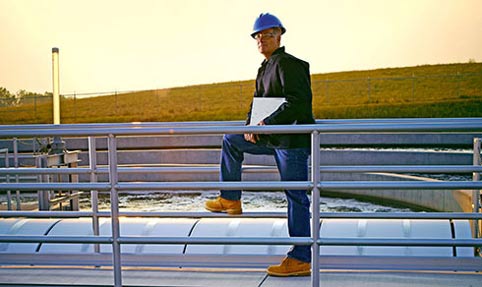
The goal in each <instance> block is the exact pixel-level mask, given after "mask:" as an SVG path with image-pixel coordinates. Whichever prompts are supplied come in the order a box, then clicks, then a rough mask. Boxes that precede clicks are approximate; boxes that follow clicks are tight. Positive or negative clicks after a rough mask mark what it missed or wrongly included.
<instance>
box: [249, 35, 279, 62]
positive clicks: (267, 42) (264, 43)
mask: <svg viewBox="0 0 482 287" xmlns="http://www.w3.org/2000/svg"><path fill="white" fill-rule="evenodd" d="M254 38H255V39H256V43H257V45H258V51H259V52H260V53H261V54H263V55H264V56H265V57H266V59H268V58H269V57H270V56H271V54H273V52H274V51H275V50H276V49H278V48H279V46H280V40H281V37H280V33H279V32H277V31H276V30H275V29H272V28H270V29H266V30H263V31H261V32H259V33H258V34H256V35H255V37H254Z"/></svg>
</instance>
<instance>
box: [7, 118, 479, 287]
mask: <svg viewBox="0 0 482 287" xmlns="http://www.w3.org/2000/svg"><path fill="white" fill-rule="evenodd" d="M426 131H429V132H451V131H464V132H471V133H473V132H482V119H481V118H474V119H434V120H428V119H427V120H426V119H422V120H419V119H411V120H394V119H391V120H385V121H383V120H366V121H358V122H357V121H344V122H343V121H341V122H337V123H334V122H331V123H328V122H327V123H323V124H320V123H317V124H314V125H298V126H293V125H288V126H284V125H280V126H238V125H233V124H231V125H229V124H218V125H209V124H200V123H193V124H189V123H186V124H179V125H172V124H166V125H159V124H157V125H156V124H155V123H153V124H148V125H143V124H132V125H129V124H127V125H126V124H124V125H118V126H117V127H115V128H114V127H113V126H112V125H98V126H95V127H94V126H89V127H87V126H86V125H58V126H52V125H42V126H32V127H30V128H18V126H1V127H0V137H2V138H5V137H28V136H31V137H33V136H107V137H108V155H109V157H108V171H109V172H108V174H109V182H108V183H97V182H91V183H73V184H63V183H22V184H18V183H2V184H0V190H7V189H12V190H55V189H67V190H68V189H71V190H99V191H110V196H111V211H110V215H111V227H112V236H109V237H105V236H99V235H95V236H82V237H78V236H77V237H69V236H8V235H5V236H0V242H62V243H86V242H87V243H108V244H111V245H112V250H113V251H112V264H113V270H114V285H115V286H122V269H121V267H122V263H121V253H120V245H121V244H135V243H148V244H167V243H190V244H263V245H264V244H286V245H292V244H302V245H311V246H312V254H313V257H312V286H319V265H320V264H319V263H320V261H319V259H320V258H319V257H320V256H319V246H321V245H368V246H370V245H371V246H373V245H389V246H482V239H453V240H439V239H426V240H425V239H413V240H407V239H387V238H384V239H376V238H370V239H368V238H364V239H346V238H319V230H318V228H319V222H320V212H319V190H339V189H343V190H347V189H349V190H355V191H356V190H363V189H386V188H394V187H396V188H397V189H412V188H419V189H482V182H469V181H463V182H444V181H441V182H407V181H403V182H401V181H393V182H376V181H373V182H364V181H358V182H347V181H338V182H332V181H328V182H320V178H319V175H320V172H321V171H322V168H321V167H320V162H319V161H320V159H319V153H318V152H317V147H318V146H319V133H337V132H350V133H352V132H401V133H404V132H426ZM220 133H290V134H292V133H299V134H301V133H304V134H311V141H312V147H313V148H312V164H311V175H312V178H311V180H309V181H306V182H305V181H300V182H283V181H277V182H275V181H266V182H249V181H244V182H162V183H151V182H149V183H132V182H119V180H118V174H119V173H120V172H121V170H120V168H119V167H118V162H117V146H116V138H117V137H118V136H132V135H154V134H155V135H201V134H220ZM397 168H398V170H403V167H394V168H393V169H392V171H394V170H397ZM362 169H363V168H360V170H362ZM365 169H367V168H365ZM377 169H378V170H379V171H382V170H381V169H380V167H375V168H373V167H372V171H374V170H377ZM441 169H443V168H440V169H439V170H441ZM447 169H448V168H447ZM99 170H100V169H99V168H96V169H95V172H99ZM333 170H335V171H336V170H337V169H336V167H335V168H334V169H332V170H331V171H333ZM338 170H340V168H338ZM464 170H465V171H466V172H467V170H468V172H479V168H478V167H471V168H470V167H467V166H466V167H465V168H464ZM0 171H1V170H0ZM171 171H172V170H171ZM352 171H353V170H352ZM76 172H80V173H84V172H85V173H92V172H94V170H93V169H92V168H90V169H87V170H80V169H77V170H76ZM220 188H222V189H240V188H242V189H251V190H261V189H262V190H278V189H286V188H292V189H310V190H311V191H312V207H311V208H312V211H313V216H312V218H311V220H312V222H311V226H312V230H313V236H312V237H311V238H310V237H306V238H305V237H297V238H292V237H289V238H263V237H259V238H258V237H256V238H236V237H229V238H190V237H178V238H164V237H152V238H145V237H144V238H143V237H141V238H139V237H126V236H120V225H119V216H120V215H121V214H123V213H121V212H119V205H118V204H119V203H118V193H119V192H129V191H130V190H133V189H135V190H145V189H149V190H164V189H168V190H175V189H220ZM18 214H20V213H17V215H18ZM76 214H77V215H84V216H90V215H92V216H96V217H98V216H102V215H101V213H100V212H92V213H76ZM0 215H1V213H0ZM45 215H46V214H45ZM59 215H60V214H59ZM323 216H324V215H323ZM345 216H347V215H346V214H345ZM356 216H357V215H355V214H353V215H349V217H347V218H352V217H356ZM358 216H359V215H358ZM392 216H393V218H398V217H397V216H399V215H397V216H396V215H392ZM441 216H442V217H443V216H444V215H441ZM445 216H447V217H448V216H449V215H447V214H445ZM459 216H460V218H472V219H475V218H480V217H479V215H478V214H477V215H475V213H472V214H471V216H473V217H471V216H468V217H465V216H461V215H460V214H453V217H451V218H457V217H459ZM388 218H390V216H389V217H388Z"/></svg>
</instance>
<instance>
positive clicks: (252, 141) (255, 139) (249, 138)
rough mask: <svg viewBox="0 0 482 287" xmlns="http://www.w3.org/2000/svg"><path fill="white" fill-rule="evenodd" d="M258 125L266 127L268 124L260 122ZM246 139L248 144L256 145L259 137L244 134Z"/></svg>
mask: <svg viewBox="0 0 482 287" xmlns="http://www.w3.org/2000/svg"><path fill="white" fill-rule="evenodd" d="M257 125H258V126H265V125H266V124H265V123H264V121H260V122H259V123H258V124H257ZM244 139H245V140H246V141H248V142H251V143H254V144H255V143H256V142H257V141H258V140H259V135H257V134H244Z"/></svg>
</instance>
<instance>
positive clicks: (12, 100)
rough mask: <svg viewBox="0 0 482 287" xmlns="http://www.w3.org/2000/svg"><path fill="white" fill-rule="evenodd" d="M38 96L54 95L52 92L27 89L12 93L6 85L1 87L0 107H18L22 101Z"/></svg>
mask: <svg viewBox="0 0 482 287" xmlns="http://www.w3.org/2000/svg"><path fill="white" fill-rule="evenodd" d="M38 97H52V93H51V92H45V93H43V94H40V93H33V92H29V91H26V90H19V91H18V92H16V93H11V92H10V91H9V90H7V89H6V88H4V87H0V107H16V106H19V105H20V104H22V101H24V100H27V99H32V98H38Z"/></svg>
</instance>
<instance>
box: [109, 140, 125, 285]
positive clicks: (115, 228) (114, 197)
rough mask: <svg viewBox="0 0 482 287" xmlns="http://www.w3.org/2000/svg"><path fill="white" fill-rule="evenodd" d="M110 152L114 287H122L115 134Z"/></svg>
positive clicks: (110, 145)
mask: <svg viewBox="0 0 482 287" xmlns="http://www.w3.org/2000/svg"><path fill="white" fill-rule="evenodd" d="M107 144H108V152H109V182H110V185H111V188H110V210H111V223H112V264H113V270H114V286H115V287H122V266H121V250H120V243H119V237H120V225H119V197H118V194H117V182H118V174H117V142H116V138H115V136H114V135H113V134H109V137H108V139H107Z"/></svg>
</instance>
